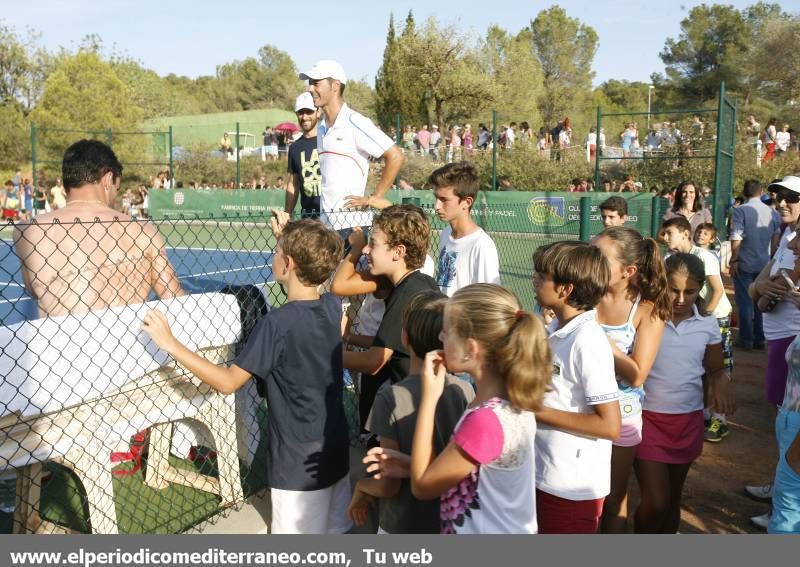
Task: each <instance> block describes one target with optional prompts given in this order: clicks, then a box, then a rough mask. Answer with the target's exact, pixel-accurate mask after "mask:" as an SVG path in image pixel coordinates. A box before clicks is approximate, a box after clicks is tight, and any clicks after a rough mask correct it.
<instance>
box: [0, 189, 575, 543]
mask: <svg viewBox="0 0 800 567" xmlns="http://www.w3.org/2000/svg"><path fill="white" fill-rule="evenodd" d="M411 200H412V202H413V200H414V198H411ZM503 210H504V211H505V212H504V213H502V214H493V212H492V211H491V210H490V209H489V208H488V207H486V206H481V205H478V206H476V209H475V218H476V220H478V222H479V224H480V225H481V226H482V227H483V228H484V229H485V230H486V231H487V232H488V233H489V234H490V235H491V236H492V237H493V238H494V240H495V242H496V243H497V246H498V250H499V253H500V263H501V278H502V280H503V283H504V285H506V286H507V287H509V288H510V289H512V290H513V291H514V292H515V293H516V294H517V295H518V296H519V297H520V299H521V301H522V302H523V304H524V305H525V306H526V307H527V308H529V309H530V308H533V303H534V301H533V289H532V277H531V276H532V271H531V270H532V266H531V256H532V254H533V251H534V250H535V249H536V247H537V246H539V245H541V244H544V243H547V242H552V241H554V240H559V239H565V238H576V237H577V235H578V232H579V230H578V223H577V221H574V220H573V221H569V222H565V223H564V224H563V225H562V226H561V227H559V229H558V230H557V231H548V232H547V233H545V232H542V233H526V232H525V231H523V230H521V228H520V219H521V218H525V219H527V218H529V214H531V213H530V206H529V204H511V205H508V206H506V207H505V208H504V209H503ZM268 212H269V211H265V213H268ZM427 212H428V213H429V218H430V219H431V224H432V226H433V228H434V230H433V238H432V241H431V243H430V250H429V253H430V255H431V256H432V258H433V259H434V261H435V260H436V256H437V254H438V247H439V234H440V232H441V229H442V228H443V224H442V223H441V221H440V220H439V219H438V218H437V217H436V216H435V214H433V212H432V210H431V209H430V208H428V209H427ZM512 213H513V216H510V215H512ZM268 220H269V216H268V214H264V213H262V214H250V215H231V217H230V218H220V217H216V218H192V219H185V218H184V219H180V218H174V217H173V218H161V219H158V220H154V221H152V225H153V226H155V227H156V228H157V230H158V235H157V237H155V236H154V240H153V241H152V242H150V243H144V244H143V243H141V242H140V241H138V240H135V239H134V240H132V241H131V242H133V244H132V245H131V247H130V248H128V249H127V250H124V245H123V244H122V243H123V242H125V238H123V237H121V236H120V233H119V231H120V230H122V234H123V236H124V233H125V231H126V227H125V226H124V223H120V222H118V221H114V222H101V221H95V222H93V223H79V222H78V223H75V224H72V223H70V224H65V223H61V224H59V225H49V226H48V225H38V228H39V229H40V230H39V231H38V232H37V234H40V235H41V239H40V240H39V241H37V242H29V243H27V244H29V245H30V246H29V247H28V248H29V250H30V249H32V250H33V251H34V252H33V254H38V256H37V257H38V258H39V259H40V260H41V265H40V267H39V268H40V269H39V271H38V272H37V273H35V274H34V273H24V272H25V270H23V268H22V267H21V263H20V259H19V257H18V256H17V253H16V252H17V251H18V250H20V249H21V248H20V246H21V245H22V244H25V242H22V241H20V242H18V245H17V248H16V249H15V248H14V245H13V244H12V242H11V240H10V238H9V237H10V236H11V230H12V229H13V227H12V226H11V225H7V226H6V227H4V228H3V236H4V239H3V244H2V247H3V250H2V252H0V278H2V282H0V290H2V298H0V301H2V303H0V324H1V325H0V376H2V378H0V531H2V532H5V533H11V532H14V533H26V532H35V533H65V532H66V533H76V532H78V533H89V532H94V533H117V532H118V533H133V534H136V533H176V532H182V531H185V530H187V529H189V528H190V527H192V526H195V525H197V524H198V523H200V522H202V521H204V520H206V519H209V518H212V517H213V516H215V515H216V514H218V513H220V511H221V510H222V509H223V508H226V507H230V506H234V505H236V504H238V503H241V502H242V501H243V500H244V499H245V498H246V497H247V496H248V495H250V494H253V493H254V492H256V491H259V490H261V489H263V488H264V487H266V485H267V481H266V479H267V469H268V466H269V463H268V447H269V439H268V434H267V431H268V429H267V425H266V424H267V420H268V419H269V405H268V403H267V402H266V400H264V399H262V398H261V397H260V396H259V395H258V394H257V392H256V389H255V386H254V383H253V382H252V381H251V382H250V383H249V384H248V385H247V386H246V387H244V388H242V389H240V390H239V391H238V392H236V393H235V394H233V395H227V396H226V395H222V394H219V393H217V392H215V391H213V390H211V389H210V388H209V387H208V386H205V385H204V384H203V383H202V382H200V381H199V380H198V379H197V378H195V377H193V376H192V375H191V374H190V373H189V372H188V371H187V370H186V369H184V368H182V367H180V366H179V365H175V363H174V362H173V361H172V360H171V359H170V358H169V357H167V356H166V355H165V354H164V353H163V352H161V351H159V350H158V349H157V348H156V347H155V346H154V345H153V343H152V342H151V341H150V340H149V337H148V336H147V335H146V334H144V333H143V332H141V331H140V327H141V320H142V317H143V316H144V314H145V313H146V312H147V311H148V310H149V309H153V308H157V309H160V310H162V311H164V312H165V313H166V314H167V317H168V319H169V321H170V323H171V326H172V328H173V332H174V333H175V335H176V337H177V338H178V339H179V340H181V341H182V342H184V343H186V344H188V345H189V348H191V349H193V350H195V351H198V352H200V353H201V354H202V355H203V356H204V357H206V358H207V359H209V360H211V361H212V362H215V363H217V364H227V363H229V362H231V361H232V360H233V359H234V357H235V355H236V353H237V352H238V350H239V348H240V347H241V345H242V344H243V341H244V340H245V338H246V336H247V334H248V332H249V331H250V330H251V329H252V328H253V326H254V325H255V323H256V321H257V320H258V318H259V317H261V316H263V315H264V314H265V313H266V312H267V311H268V310H269V309H272V308H276V307H278V306H280V305H282V304H283V303H284V302H285V299H286V298H285V295H284V293H283V290H282V289H281V286H280V285H279V284H278V283H276V282H275V281H274V278H273V277H272V271H271V262H272V255H273V251H274V249H275V239H274V237H273V235H272V233H271V231H270V230H269V227H268ZM142 224H143V223H131V226H139V227H141V226H142ZM137 230H139V231H141V228H138V229H137ZM21 234H22V235H23V236H22V239H21V240H23V241H24V239H25V238H27V236H26V235H27V230H26V231H22V233H21ZM110 241H113V242H115V243H117V244H115V245H112V246H111V247H110V248H107V247H106V244H108V242H110ZM162 242H163V250H164V252H165V254H166V257H167V259H168V260H169V266H171V267H169V268H165V269H164V270H162V272H165V273H166V272H167V270H168V269H170V270H174V272H175V275H176V277H177V280H178V281H179V282H180V287H181V289H182V290H183V292H185V295H182V296H179V297H175V298H172V299H166V300H158V299H157V298H156V297H155V294H154V292H153V291H150V292H149V295H147V296H146V297H144V296H143V297H144V300H145V301H144V302H141V299H140V300H139V301H138V302H136V303H133V302H132V301H131V298H132V297H134V296H135V293H133V294H132V291H133V289H132V288H134V287H139V288H141V286H145V287H147V288H148V289H149V287H150V284H149V283H148V282H150V281H151V280H152V278H153V274H151V273H148V270H149V269H150V267H152V265H151V264H149V263H148V257H149V256H148V255H149V254H150V252H149V250H150V248H149V244H153V243H155V244H156V246H161V245H162ZM53 250H55V251H56V252H52V253H51V252H48V251H53ZM64 250H70V251H71V254H70V260H69V261H67V262H62V261H61V260H60V259H59V258H60V253H61V251H64ZM36 251H39V252H38V253H37V252H36ZM122 252H126V253H127V256H126V255H125V254H122V256H120V253H122ZM98 254H99V256H98ZM101 256H102V257H105V258H106V260H107V261H106V262H102V261H100V260H98V259H97V258H99V257H101ZM131 257H133V258H134V260H135V261H132V262H131V261H130V260H131ZM26 265H28V266H30V265H32V264H29V263H26ZM155 277H156V278H161V279H164V278H165V277H166V276H164V274H163V273H161V274H156V275H155ZM167 279H168V278H167ZM80 283H82V284H84V287H82V288H80V289H79V290H78V292H77V293H75V292H76V289H78V284H80ZM26 285H27V286H28V289H30V288H32V289H35V290H36V293H37V295H38V296H39V297H40V301H39V302H36V301H34V300H32V299H31V297H30V296H29V295H28V294H27V292H26ZM156 287H157V286H156ZM45 292H47V294H46V293H45ZM45 295H47V299H45ZM359 299H360V298H353V299H352V301H351V306H350V310H349V315H350V318H351V321H352V322H351V325H353V328H354V330H355V332H358V325H359V314H358V306H359V305H360V301H359ZM345 374H346V376H345V381H344V389H345V391H344V398H343V399H344V404H345V409H346V414H347V416H348V422H349V425H350V433H351V439H352V441H353V446H354V450H359V446H358V433H359V429H358V407H357V404H358V401H357V400H358V395H357V377H356V380H353V377H350V375H349V374H348V373H345Z"/></svg>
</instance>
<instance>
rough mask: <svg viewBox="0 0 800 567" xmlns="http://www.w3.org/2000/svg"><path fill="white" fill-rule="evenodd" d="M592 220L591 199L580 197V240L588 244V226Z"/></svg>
mask: <svg viewBox="0 0 800 567" xmlns="http://www.w3.org/2000/svg"><path fill="white" fill-rule="evenodd" d="M591 218H592V198H591V197H581V221H580V222H581V224H580V240H581V241H582V242H589V234H590V233H589V224H590V223H591Z"/></svg>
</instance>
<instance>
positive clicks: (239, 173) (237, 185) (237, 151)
mask: <svg viewBox="0 0 800 567" xmlns="http://www.w3.org/2000/svg"><path fill="white" fill-rule="evenodd" d="M240 166H241V163H240V160H239V123H238V122H237V123H236V188H237V189H239V188H240V187H241V184H240V179H239V177H240V175H241V169H240Z"/></svg>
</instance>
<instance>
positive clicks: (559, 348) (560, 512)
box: [533, 241, 621, 534]
mask: <svg viewBox="0 0 800 567" xmlns="http://www.w3.org/2000/svg"><path fill="white" fill-rule="evenodd" d="M533 264H534V270H535V271H536V273H535V275H534V290H535V293H536V301H537V302H538V303H539V305H541V306H542V307H544V308H547V309H551V310H552V311H553V312H554V313H555V319H553V320H552V321H551V322H550V323H549V324H548V325H547V332H548V341H549V342H550V348H551V350H552V352H553V379H552V386H551V389H550V391H549V392H548V393H547V394H546V395H545V398H544V406H543V407H542V409H541V410H540V411H538V412H536V422H537V424H538V429H537V431H536V511H537V520H538V522H539V533H540V534H552V533H592V534H593V533H596V532H597V528H598V526H599V524H600V515H601V513H602V511H603V501H604V499H605V497H606V496H607V495H608V493H609V492H610V491H611V441H612V440H614V439H616V438H617V437H618V436H619V432H620V427H621V425H620V423H621V417H620V415H621V414H620V409H619V402H618V400H619V387H618V385H617V380H616V377H615V371H614V355H613V352H612V350H611V345H610V344H609V343H608V339H607V338H606V334H605V331H604V330H603V328H602V327H601V326H600V324H599V323H598V322H597V316H596V313H595V310H594V308H595V306H596V305H597V303H598V301H600V298H601V297H603V295H605V293H606V289H607V288H608V280H609V277H610V268H609V265H608V261H607V260H606V259H605V257H604V256H603V253H602V252H601V251H600V249H599V248H597V247H594V246H590V245H588V244H585V243H582V242H575V241H572V242H570V241H563V242H556V243H555V244H551V245H549V246H540V247H539V248H538V249H537V250H536V252H535V253H534V255H533Z"/></svg>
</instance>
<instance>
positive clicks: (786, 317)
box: [764, 227, 800, 341]
mask: <svg viewBox="0 0 800 567" xmlns="http://www.w3.org/2000/svg"><path fill="white" fill-rule="evenodd" d="M795 235H796V233H795V231H794V230H792V229H791V227H787V228H786V230H784V231H783V234H782V235H781V240H780V243H779V244H778V248H777V250H775V255H774V256H773V257H772V259H773V263H772V267H771V268H770V270H769V275H770V277H775V276H777V275H778V272H779V270H780V269H781V268H783V269H784V270H794V263H795V261H796V259H797V257H796V256H795V255H794V252H792V251H791V250H789V248H788V246H789V243H790V242H791V241H792V240H794V237H795ZM797 334H800V309H797V307H795V306H794V304H793V303H792V302H791V301H786V300H785V299H784V300H781V301H779V302H778V305H776V306H775V309H773V310H772V311H770V312H768V313H764V338H766V339H767V340H768V341H775V340H778V339H785V338H787V337H793V336H795V335H797Z"/></svg>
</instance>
